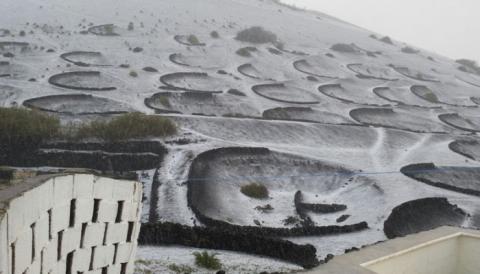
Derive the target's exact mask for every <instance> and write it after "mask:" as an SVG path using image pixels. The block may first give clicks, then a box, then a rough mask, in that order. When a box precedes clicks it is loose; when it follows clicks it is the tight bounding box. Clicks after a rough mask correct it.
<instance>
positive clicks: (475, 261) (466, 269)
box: [457, 235, 480, 274]
mask: <svg viewBox="0 0 480 274" xmlns="http://www.w3.org/2000/svg"><path fill="white" fill-rule="evenodd" d="M459 244H460V249H461V250H462V253H461V256H459V258H458V265H457V273H466V274H469V273H480V237H475V236H468V235H466V236H463V237H461V238H460V239H459Z"/></svg>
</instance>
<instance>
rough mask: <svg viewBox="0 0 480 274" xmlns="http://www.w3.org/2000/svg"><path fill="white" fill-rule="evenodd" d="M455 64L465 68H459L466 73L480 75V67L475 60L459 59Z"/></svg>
mask: <svg viewBox="0 0 480 274" xmlns="http://www.w3.org/2000/svg"><path fill="white" fill-rule="evenodd" d="M455 62H457V63H458V64H460V65H462V66H463V67H460V68H459V69H460V70H463V71H465V72H473V73H476V74H479V75H480V67H479V66H478V64H477V62H475V61H474V60H469V59H458V60H456V61H455Z"/></svg>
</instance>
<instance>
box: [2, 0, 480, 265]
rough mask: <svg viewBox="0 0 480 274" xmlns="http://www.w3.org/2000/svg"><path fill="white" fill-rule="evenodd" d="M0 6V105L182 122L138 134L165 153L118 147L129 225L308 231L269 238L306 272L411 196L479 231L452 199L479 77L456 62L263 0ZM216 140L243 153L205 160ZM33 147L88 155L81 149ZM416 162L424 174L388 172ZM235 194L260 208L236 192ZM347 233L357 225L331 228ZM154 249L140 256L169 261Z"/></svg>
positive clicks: (477, 208)
mask: <svg viewBox="0 0 480 274" xmlns="http://www.w3.org/2000/svg"><path fill="white" fill-rule="evenodd" d="M27 3H28V4H27ZM0 10H1V11H2V16H0V106H2V107H16V106H20V107H26V108H32V109H36V110H40V111H44V112H48V113H50V114H52V115H57V116H58V117H60V118H61V120H62V122H63V123H68V122H71V121H75V122H78V121H84V120H87V119H88V120H92V119H96V118H102V119H108V118H110V117H112V116H115V115H118V114H119V113H124V112H133V111H140V112H144V113H148V114H156V115H163V116H168V117H170V118H171V119H172V120H174V121H175V122H176V123H177V125H178V126H179V127H180V130H179V135H178V136H175V137H172V138H169V139H163V140H154V141H156V142H157V141H159V142H161V143H162V147H163V146H165V147H166V148H167V150H168V152H165V151H163V150H162V153H161V157H156V156H155V155H153V156H152V155H150V154H149V153H147V154H148V155H143V154H145V151H137V152H133V151H129V152H128V153H129V154H130V153H131V154H132V155H133V156H135V157H145V156H148V159H149V160H148V165H139V166H138V165H129V169H131V168H134V167H135V169H136V168H138V169H148V171H145V172H143V171H142V170H139V174H143V176H142V182H143V183H144V193H145V197H144V211H143V213H142V219H143V220H144V221H145V222H173V223H177V224H181V225H184V226H187V227H193V226H199V227H206V228H207V229H206V231H210V230H213V231H215V230H218V229H224V228H225V227H226V228H227V230H228V231H227V232H226V233H236V234H235V237H237V238H238V239H243V238H242V237H243V236H245V235H250V234H248V233H252V231H254V232H264V231H265V230H264V228H266V229H275V230H273V231H276V232H277V233H279V232H278V231H281V232H282V233H283V232H285V231H291V229H294V231H297V232H298V231H299V230H303V229H305V227H309V228H308V229H310V230H308V231H315V232H319V231H320V232H322V233H310V234H308V233H303V234H297V235H296V237H289V236H288V235H287V236H285V237H282V238H281V239H279V238H276V239H274V242H275V243H276V244H279V245H280V246H295V247H296V248H306V249H308V250H309V252H310V253H309V254H310V255H312V256H314V254H313V253H312V251H314V250H315V249H316V256H317V258H318V261H320V260H323V259H324V258H325V257H326V256H327V255H328V254H342V253H344V251H345V250H346V249H350V248H352V247H359V246H363V245H367V244H372V243H374V242H377V241H381V240H385V239H386V238H387V237H386V235H385V233H384V230H383V228H384V223H385V221H386V220H387V218H388V216H391V213H392V210H393V209H394V208H396V207H398V206H399V205H402V204H404V203H406V202H409V201H415V200H418V199H423V198H427V197H444V198H447V199H448V201H449V202H450V203H451V204H455V205H457V206H458V207H459V208H461V209H462V210H464V211H465V213H466V215H465V216H464V218H455V222H449V223H450V224H454V225H462V226H467V227H475V226H478V225H479V221H478V220H479V219H480V217H479V212H480V198H479V197H478V195H471V194H470V195H469V193H466V191H464V190H469V191H471V190H474V191H478V184H477V183H476V182H477V181H478V180H477V179H478V170H477V169H475V168H478V165H479V163H478V160H479V139H478V132H479V131H480V128H479V120H480V112H479V107H480V95H479V94H480V76H478V75H474V74H472V73H469V72H466V71H465V70H461V69H459V67H460V64H458V63H456V62H455V61H454V60H451V59H449V58H446V57H443V56H439V55H437V54H434V53H432V52H429V51H427V50H423V49H420V50H412V49H413V48H415V47H413V46H409V45H406V44H404V43H402V42H400V41H396V40H392V39H390V38H388V39H387V38H386V37H385V35H388V34H378V33H373V32H370V31H367V30H365V29H362V28H359V27H356V26H353V25H351V24H348V23H346V22H343V21H341V20H338V19H335V18H332V17H331V16H328V15H326V14H322V13H318V12H311V11H303V10H299V9H294V8H291V7H288V6H285V5H281V4H279V3H278V1H274V0H241V1H240V0H202V1H198V0H176V1H158V0H144V1H141V3H140V2H138V1H133V0H128V1H116V0H96V1H93V0H84V1H62V0H48V1H47V0H39V1H27V2H25V1H17V0H2V1H0ZM408 49H409V50H408ZM232 147H237V148H242V153H240V154H239V153H227V154H225V153H224V154H222V153H220V154H218V153H215V152H218V151H222V149H225V148H232ZM252 147H255V148H262V149H266V150H267V151H268V153H266V154H262V153H258V151H256V150H254V149H253V150H248V149H247V148H252ZM93 150H94V151H95V150H97V149H96V148H93ZM100 150H101V149H100ZM101 151H103V150H101ZM212 151H213V152H212ZM245 151H247V152H245ZM43 152H44V156H45V157H47V156H48V157H50V155H54V156H52V157H54V158H55V159H57V158H56V156H55V155H58V154H59V153H62V155H63V154H65V155H67V154H68V155H70V154H72V155H81V157H79V159H97V158H98V157H97V156H98V155H97V156H95V154H94V155H93V156H92V155H91V153H93V152H92V149H84V148H82V147H81V146H75V147H71V148H70V147H69V148H68V149H65V148H63V149H61V148H59V147H53V148H45V149H44V150H43ZM67 152H68V153H67ZM142 153H143V154H142ZM205 153H206V154H207V155H209V154H210V155H212V157H210V158H209V157H207V158H205V157H204V156H203V157H202V155H205ZM97 154H98V153H97ZM114 154H115V155H114ZM117 154H119V153H117V152H109V151H103V152H102V153H100V154H99V155H100V156H102V155H108V156H109V157H114V156H115V157H117V156H118V155H117ZM123 154H125V153H123ZM137 154H138V155H137ZM164 154H165V155H164ZM94 156H95V157H94ZM133 156H132V157H133ZM65 157H67V156H65ZM102 157H103V156H102ZM118 157H119V156H118ZM129 157H130V155H129ZM55 159H53V160H51V161H49V163H51V165H65V163H67V160H70V158H68V159H67V158H62V159H65V161H60V162H59V161H54V160H55ZM122 159H123V158H122ZM96 161H98V160H96ZM123 162H124V160H122V163H123ZM125 162H126V163H127V162H128V163H130V162H129V161H125ZM418 163H435V166H434V167H432V168H429V170H427V172H423V173H422V172H418V170H416V171H415V170H414V172H408V171H411V169H408V168H407V169H406V170H405V168H403V167H409V166H410V167H411V165H415V164H418ZM95 164H96V162H94V163H92V164H91V165H90V164H89V165H88V166H95ZM122 166H123V165H122ZM132 166H134V167H132ZM437 167H440V168H437ZM441 167H448V168H447V169H445V168H441ZM402 168H403V169H402ZM465 168H470V169H465ZM472 168H473V169H472ZM199 170H201V171H202V172H198V171H199ZM401 171H403V173H405V174H403V173H402V172H401ZM405 171H407V172H405ZM153 175H155V176H153ZM193 179H197V180H193ZM452 182H456V183H455V184H454V183H452ZM251 183H257V184H260V185H264V186H266V188H267V189H268V190H269V196H268V198H265V199H254V198H251V197H248V196H245V195H244V194H243V193H242V192H241V188H242V187H243V186H244V185H247V184H251ZM439 186H440V187H439ZM192 189H193V190H194V193H195V195H193V198H192V196H190V198H192V199H189V195H190V194H189V193H191V192H190V191H191V190H192ZM299 191H300V192H299ZM297 193H301V194H302V195H296V194H297ZM300 198H301V199H300ZM192 205H193V206H192ZM325 208H327V209H332V208H333V209H338V210H331V211H329V210H326V211H327V212H325V210H320V209H325ZM340 209H341V210H340ZM198 213H201V215H202V216H207V217H209V218H210V219H213V220H216V221H219V223H215V222H214V223H213V224H217V225H218V224H221V225H220V226H221V227H220V228H219V227H215V225H214V226H213V227H212V223H209V224H207V223H206V222H205V219H203V221H202V218H199V216H200V215H199V214H198ZM410 213H411V214H410ZM437 213H438V212H437ZM402 214H403V213H402ZM406 215H407V216H404V215H402V218H401V220H402V222H403V221H404V222H408V223H409V224H406V225H405V227H416V228H429V227H430V225H429V224H432V223H435V224H437V223H440V224H443V222H437V220H435V219H436V218H437V216H439V217H438V220H440V219H442V218H443V217H442V216H443V215H441V214H440V213H439V214H431V215H429V214H428V212H427V213H426V212H423V211H419V210H418V207H412V209H411V210H409V211H407V212H406ZM425 215H429V216H430V217H431V218H430V219H428V220H427V219H426V218H424V216H425ZM392 216H393V215H392ZM355 224H366V225H361V228H362V229H360V230H358V231H355V232H353V231H352V230H351V229H350V230H346V229H345V228H343V229H341V228H339V227H345V226H349V225H355ZM367 226H368V229H367V228H366V227H367ZM311 227H314V229H311ZM245 229H247V232H248V233H247V232H245ZM295 229H296V230H295ZM337 229H340V230H341V231H342V232H345V231H348V232H349V233H332V231H337V232H338V231H339V230H337ZM186 230H188V229H186ZM417 230H418V229H412V230H405V232H402V233H410V232H415V231H417ZM232 231H233V232H232ZM224 232H225V231H224ZM245 233H246V234H245ZM279 234H280V233H279ZM313 234H315V235H313ZM327 234H328V235H327ZM242 235H243V236H242ZM284 235H285V234H284ZM299 235H301V236H299ZM263 241H266V242H269V241H273V240H272V239H269V238H265V239H263ZM249 244H250V242H249ZM310 245H311V246H313V247H314V248H311V246H310ZM212 246H215V247H219V246H221V244H219V243H218V242H215V243H213V244H212V245H211V246H210V247H212ZM159 248H161V247H159ZM206 248H208V247H206ZM243 248H244V249H242V252H247V253H249V252H248V250H252V249H255V248H256V246H255V244H254V243H252V244H251V245H248V246H244V247H243ZM274 251H275V250H271V249H269V248H266V249H265V252H264V253H262V254H270V255H272V254H274V253H275V252H274ZM250 253H252V254H253V253H254V252H250ZM140 254H144V253H140ZM150 254H151V255H152V256H153V255H154V254H156V253H155V252H151V253H150ZM150 254H149V256H150ZM158 254H159V255H158V257H155V256H153V257H152V256H150V257H149V260H153V261H155V262H156V263H157V264H158V265H161V264H167V261H166V260H164V259H162V258H163V257H165V256H164V255H165V252H158ZM175 254H177V255H178V256H181V257H182V258H181V259H179V260H178V261H179V262H186V261H189V260H190V259H189V258H186V256H190V255H188V252H176V253H175ZM235 254H237V256H239V258H242V255H241V254H240V253H235ZM275 255H277V256H276V258H283V259H285V256H286V255H285V254H282V256H278V254H275ZM284 255H285V256H284ZM142 256H143V255H142ZM172 257H174V256H172ZM227 257H228V256H227ZM273 257H274V256H273ZM247 259H248V257H245V260H247ZM162 260H163V261H162ZM289 261H290V262H292V261H294V260H292V259H291V258H290V260H289ZM313 261H316V262H318V261H317V260H313ZM168 262H169V263H171V261H168ZM264 262H265V264H269V265H268V266H267V265H266V266H265V268H266V269H269V270H271V271H275V270H280V269H282V270H284V269H285V267H284V266H285V264H279V263H278V262H277V261H275V260H267V259H262V263H264ZM308 265H309V266H312V265H311V264H308ZM280 266H281V267H280ZM276 268H277V269H276ZM153 269H158V268H155V267H153ZM161 269H162V270H161V271H162V273H163V272H164V273H168V272H169V271H170V272H172V271H171V270H170V269H169V268H168V267H164V268H161ZM232 269H233V270H232V271H233V273H234V271H235V270H234V269H236V268H234V267H232ZM237 269H238V268H237ZM290 269H292V270H293V269H298V266H292V267H291V268H290ZM249 271H250V272H252V271H253V270H252V269H248V267H247V269H246V270H245V273H250V272H249Z"/></svg>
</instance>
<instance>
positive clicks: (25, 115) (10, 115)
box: [0, 108, 60, 158]
mask: <svg viewBox="0 0 480 274" xmlns="http://www.w3.org/2000/svg"><path fill="white" fill-rule="evenodd" d="M59 134H60V121H59V120H58V119H57V118H55V117H52V116H48V115H45V114H43V113H40V112H37V111H32V110H27V109H21V108H0V158H1V157H2V156H3V157H8V155H9V154H10V153H21V152H28V151H31V150H33V149H35V148H37V146H38V145H39V144H40V143H42V142H44V141H46V140H49V139H51V138H55V137H57V136H59Z"/></svg>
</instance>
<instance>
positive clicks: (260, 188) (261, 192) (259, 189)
mask: <svg viewBox="0 0 480 274" xmlns="http://www.w3.org/2000/svg"><path fill="white" fill-rule="evenodd" d="M240 192H242V193H243V194H244V195H246V196H248V197H250V198H255V199H265V198H268V189H267V187H266V186H264V185H262V184H260V183H251V184H248V185H244V186H242V187H241V188H240Z"/></svg>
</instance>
